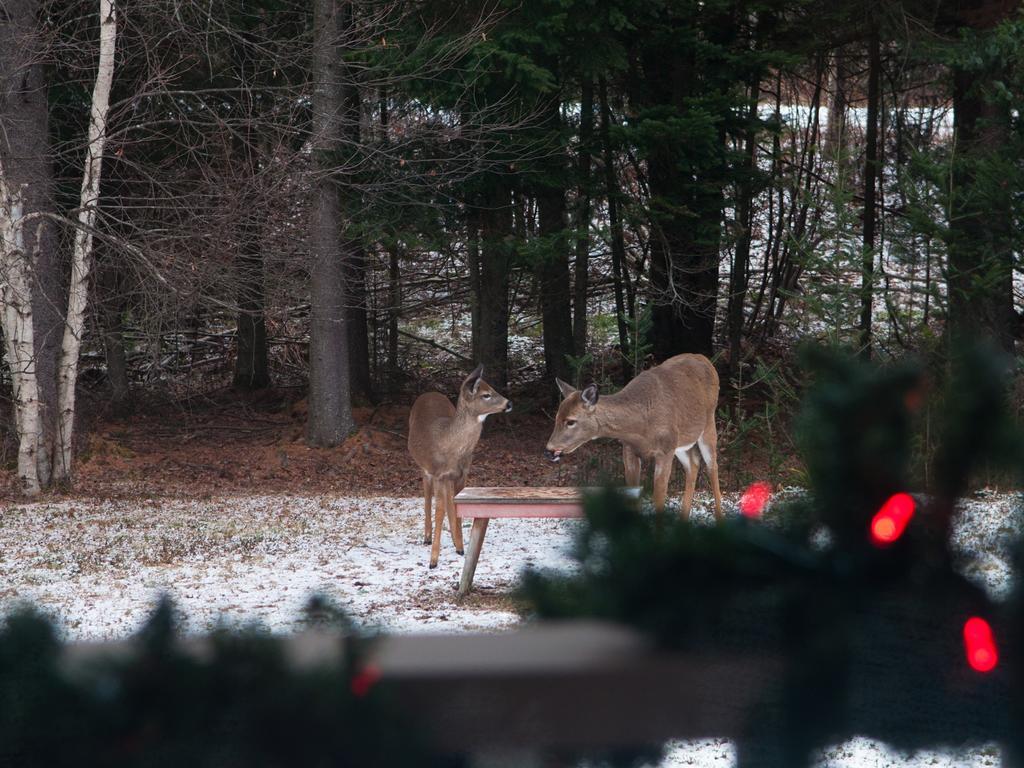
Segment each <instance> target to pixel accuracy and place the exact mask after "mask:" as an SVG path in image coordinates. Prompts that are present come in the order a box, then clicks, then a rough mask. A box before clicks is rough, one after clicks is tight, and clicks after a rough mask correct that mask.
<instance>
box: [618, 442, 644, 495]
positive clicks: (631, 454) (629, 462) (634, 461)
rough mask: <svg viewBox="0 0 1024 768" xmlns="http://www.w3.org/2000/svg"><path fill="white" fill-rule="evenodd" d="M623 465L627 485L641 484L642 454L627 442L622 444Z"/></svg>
mask: <svg viewBox="0 0 1024 768" xmlns="http://www.w3.org/2000/svg"><path fill="white" fill-rule="evenodd" d="M622 467H623V470H624V475H625V478H626V485H628V486H637V485H640V471H641V466H640V455H639V454H638V453H637V452H636V451H634V450H633V449H632V448H630V447H629V446H628V445H626V444H625V443H623V444H622Z"/></svg>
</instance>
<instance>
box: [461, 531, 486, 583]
mask: <svg viewBox="0 0 1024 768" xmlns="http://www.w3.org/2000/svg"><path fill="white" fill-rule="evenodd" d="M490 519H491V518H489V517H474V518H473V528H472V530H471V531H470V533H469V547H467V549H466V560H465V562H463V564H462V579H461V580H460V581H459V597H465V596H466V595H468V594H469V590H470V589H471V588H472V586H473V574H475V573H476V563H477V560H479V559H480V550H481V548H483V546H484V536H485V535H486V533H487V523H488V522H490Z"/></svg>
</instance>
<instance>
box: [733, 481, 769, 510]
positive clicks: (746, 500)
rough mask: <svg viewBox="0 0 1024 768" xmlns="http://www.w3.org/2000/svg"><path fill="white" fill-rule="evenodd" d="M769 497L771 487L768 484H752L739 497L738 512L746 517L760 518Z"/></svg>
mask: <svg viewBox="0 0 1024 768" xmlns="http://www.w3.org/2000/svg"><path fill="white" fill-rule="evenodd" d="M771 496H772V487H771V485H770V484H769V483H765V482H760V483H753V484H752V485H750V486H748V487H747V490H745V491H744V492H743V495H742V496H740V512H742V513H743V514H744V515H745V516H746V517H760V516H761V512H763V511H764V508H765V505H766V504H767V503H768V499H770V498H771Z"/></svg>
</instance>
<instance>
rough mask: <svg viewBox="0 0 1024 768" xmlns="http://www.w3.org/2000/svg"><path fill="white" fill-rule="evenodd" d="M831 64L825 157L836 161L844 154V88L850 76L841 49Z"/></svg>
mask: <svg viewBox="0 0 1024 768" xmlns="http://www.w3.org/2000/svg"><path fill="white" fill-rule="evenodd" d="M832 62H833V73H832V99H831V101H830V102H829V107H828V123H827V125H826V128H825V155H826V156H827V157H829V158H833V159H836V158H842V157H843V155H844V154H845V153H846V109H847V107H848V105H849V100H848V97H847V95H846V86H847V81H848V80H849V77H850V75H849V72H848V71H847V62H846V52H845V51H844V50H843V49H842V48H837V49H836V51H835V53H834V54H833V57H832Z"/></svg>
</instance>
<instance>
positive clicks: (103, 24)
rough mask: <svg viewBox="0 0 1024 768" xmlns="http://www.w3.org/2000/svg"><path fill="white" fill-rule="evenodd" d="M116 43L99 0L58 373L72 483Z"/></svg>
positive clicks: (61, 439)
mask: <svg viewBox="0 0 1024 768" xmlns="http://www.w3.org/2000/svg"><path fill="white" fill-rule="evenodd" d="M116 44H117V17H116V15H115V7H114V0H100V53H99V63H98V65H97V68H96V84H95V86H94V87H93V92H92V103H91V108H90V112H89V133H88V143H87V144H86V149H85V167H84V170H83V172H82V191H81V195H80V197H79V208H78V228H77V229H76V230H75V240H74V245H73V249H72V252H71V284H70V285H69V286H68V311H67V316H66V322H65V324H64V338H63V340H62V342H61V354H60V366H59V368H58V377H57V409H58V428H57V451H56V452H55V453H56V456H57V460H56V462H55V463H54V468H53V469H54V472H53V474H54V480H55V481H62V482H70V480H71V456H72V446H73V442H74V426H75V385H76V383H77V381H78V359H79V352H80V350H81V344H82V331H83V329H84V328H85V310H86V304H87V299H88V295H89V294H88V291H89V270H90V268H91V266H92V233H93V230H94V229H95V227H96V214H97V211H98V209H99V197H100V178H101V175H102V170H103V147H104V145H105V144H106V140H107V113H108V112H109V110H110V89H111V86H112V84H113V81H114V49H115V46H116Z"/></svg>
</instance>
